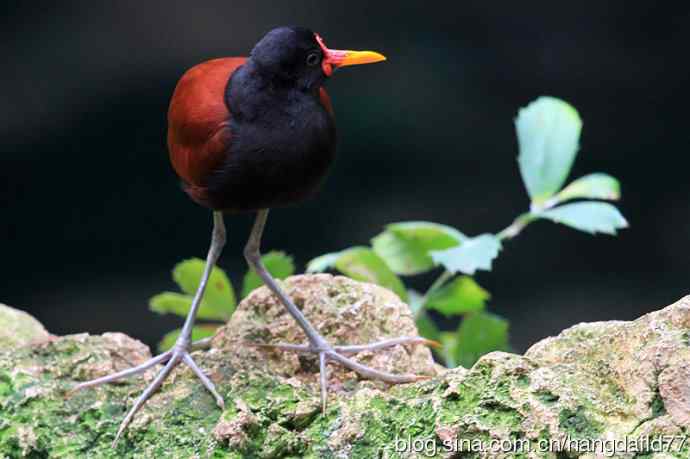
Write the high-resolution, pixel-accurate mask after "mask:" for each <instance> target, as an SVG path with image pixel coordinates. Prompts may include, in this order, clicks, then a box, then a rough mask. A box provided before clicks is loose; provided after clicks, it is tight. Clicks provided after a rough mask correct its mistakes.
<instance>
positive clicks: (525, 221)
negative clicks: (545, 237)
mask: <svg viewBox="0 0 690 459" xmlns="http://www.w3.org/2000/svg"><path fill="white" fill-rule="evenodd" d="M536 219H537V216H536V215H535V214H533V213H532V212H525V213H524V214H522V215H519V216H518V217H517V218H516V219H515V220H513V223H511V224H510V225H509V226H507V227H506V228H504V229H503V230H502V231H501V232H499V233H498V234H497V235H496V237H497V238H499V239H500V240H502V241H505V240H508V239H512V238H514V237H515V236H517V235H518V234H520V233H521V232H522V230H523V229H525V227H526V226H527V225H529V224H530V223H532V222H533V221H534V220H536Z"/></svg>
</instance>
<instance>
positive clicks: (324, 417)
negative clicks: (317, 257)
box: [0, 275, 690, 459]
mask: <svg viewBox="0 0 690 459" xmlns="http://www.w3.org/2000/svg"><path fill="white" fill-rule="evenodd" d="M285 286H286V288H287V290H288V291H289V292H290V294H291V296H292V297H293V298H294V299H295V301H296V302H297V304H298V305H299V306H300V307H302V308H303V310H304V311H305V313H306V314H307V316H308V317H309V318H310V319H312V320H313V321H314V323H315V325H316V326H317V327H318V328H319V329H320V330H322V331H323V332H324V334H326V335H327V336H328V338H329V339H330V340H331V341H332V342H333V343H344V342H347V341H351V342H362V343H363V342H368V341H371V340H377V339H381V338H385V337H390V336H395V335H401V334H412V333H413V332H414V329H413V325H412V321H411V317H410V315H409V312H408V311H407V307H406V306H405V305H404V304H403V303H401V302H400V300H398V299H397V297H396V296H395V295H393V294H391V293H389V292H387V291H386V290H384V289H381V288H379V287H375V286H371V285H367V284H361V283H357V282H354V281H351V280H348V279H345V278H342V277H332V276H329V275H318V276H295V277H293V278H290V279H288V280H287V281H286V282H285ZM4 317H5V316H3V315H0V329H1V328H3V327H5V323H4V322H2V321H3V320H5V319H4ZM303 339H304V337H303V336H302V335H301V333H300V332H299V331H298V328H297V327H296V325H293V324H292V322H291V321H290V318H289V316H287V315H285V314H284V313H283V312H282V310H281V308H279V307H278V305H277V303H276V302H275V300H274V299H273V297H272V296H271V295H269V294H268V292H267V291H266V290H265V289H259V290H257V291H255V292H254V293H253V294H252V295H251V296H250V297H249V298H247V299H246V300H245V301H243V302H242V304H241V305H240V307H239V309H238V310H237V312H236V313H235V315H234V316H233V319H232V320H231V322H230V323H229V324H228V325H227V326H226V327H224V328H223V329H222V330H221V331H220V332H219V334H218V335H217V336H216V337H215V339H214V341H213V346H212V348H211V349H210V350H208V351H203V352H197V353H196V354H195V359H196V360H197V362H198V363H199V364H200V366H201V367H202V368H204V369H205V371H206V372H207V374H208V375H209V376H210V377H211V378H212V379H213V380H214V381H215V382H216V384H217V385H218V388H219V390H220V392H221V394H222V395H223V396H224V397H225V400H226V406H227V407H226V409H225V411H224V412H221V411H220V410H219V409H218V408H217V407H216V405H215V403H214V400H213V398H212V397H211V396H210V395H209V394H208V393H207V392H206V391H205V390H203V389H202V388H201V386H200V385H198V384H197V381H196V380H195V379H194V377H193V375H192V374H191V372H190V371H189V370H188V369H186V368H180V369H178V370H176V372H175V373H174V375H173V377H172V378H170V379H169V380H168V382H167V383H166V384H165V385H164V386H163V388H162V390H161V391H160V393H158V394H157V395H156V396H154V397H153V399H152V400H151V401H150V402H149V403H148V404H147V405H146V407H145V408H144V409H143V410H142V411H141V413H140V414H139V415H138V416H137V418H136V419H135V421H134V422H133V424H132V425H131V427H130V429H129V431H128V432H127V434H126V435H125V438H124V439H123V441H121V443H120V444H119V445H118V446H117V448H116V449H113V448H111V446H110V444H111V442H112V439H113V438H114V434H115V431H116V429H117V425H118V423H119V422H120V420H121V418H122V416H123V415H124V413H125V410H126V408H127V407H128V406H129V405H130V404H131V403H132V401H133V399H134V398H135V397H136V396H137V395H138V394H139V391H141V390H142V388H143V387H144V384H145V381H144V380H150V379H151V378H152V377H153V375H154V374H155V373H154V372H153V371H151V372H150V373H149V374H147V375H146V377H145V378H141V377H140V378H134V379H132V380H129V381H125V382H122V383H119V384H111V385H108V386H105V387H100V388H97V389H91V390H84V391H82V392H78V393H76V394H73V395H72V396H68V390H69V388H70V387H72V386H73V385H74V384H75V382H77V381H83V380H85V379H87V378H92V377H94V376H99V375H103V374H107V373H109V372H111V371H113V370H119V369H123V368H126V367H128V366H130V365H133V364H136V363H138V362H141V361H143V360H145V359H146V358H147V357H148V356H149V351H148V349H147V348H146V347H145V346H144V345H143V344H141V343H140V342H138V341H136V340H133V339H131V338H129V337H127V336H125V335H122V334H119V333H107V334H104V335H101V336H89V335H86V334H80V335H72V336H65V337H60V338H55V339H49V340H48V339H43V340H39V341H34V342H33V344H30V345H26V344H24V345H22V346H15V347H14V348H10V349H7V348H6V347H5V346H3V348H2V349H3V350H2V351H0V457H3V458H4V457H9V458H20V457H70V458H71V457H95V458H100V457H113V458H114V457H136V458H165V457H172V458H189V457H199V458H205V457H229V458H243V457H258V458H282V457H294V458H299V457H308V458H348V457H352V458H367V459H369V458H379V457H381V458H385V457H391V458H393V457H448V458H450V457H455V458H460V457H462V458H465V457H524V458H527V457H551V458H562V457H592V458H593V457H603V456H606V454H605V453H607V452H613V448H614V447H616V451H615V456H616V457H629V458H633V457H638V458H639V457H655V458H667V457H679V458H685V459H687V458H688V457H690V444H689V443H690V440H688V441H684V438H685V435H686V434H690V297H686V298H684V299H683V300H681V301H679V302H678V303H676V304H674V305H671V306H669V307H667V308H665V309H663V310H661V311H658V312H654V313H651V314H648V315H646V316H643V317H641V318H640V319H638V320H636V321H633V322H600V323H590V324H580V325H577V326H575V327H572V328H570V329H568V330H565V331H564V332H563V333H561V334H560V335H559V336H557V337H554V338H548V339H546V340H543V341H541V342H539V343H537V344H536V345H534V346H533V347H532V348H531V349H530V350H529V351H528V352H527V353H526V354H525V355H524V356H519V355H514V354H508V353H502V352H495V353H492V354H489V355H487V356H485V357H483V358H482V359H481V360H480V361H479V362H478V363H477V364H476V365H475V366H474V367H473V368H472V369H470V370H464V369H454V370H448V371H443V372H438V370H437V367H436V366H435V365H434V364H433V362H432V361H431V358H430V354H429V352H428V350H426V349H424V348H422V347H410V346H407V347H398V348H392V349H391V350H389V351H387V352H386V353H385V354H381V355H362V356H361V359H362V361H363V362H365V363H367V364H370V365H374V366H377V367H379V368H382V369H387V370H390V371H405V372H409V371H416V372H419V373H425V374H429V375H435V376H434V377H433V378H431V379H429V380H427V381H423V382H419V383H415V384H408V385H402V386H396V387H385V386H383V385H381V384H378V383H372V382H369V381H360V380H358V378H357V377H356V375H354V374H352V373H350V372H347V371H344V370H342V369H340V368H338V367H336V366H331V371H332V375H331V378H330V380H331V383H332V386H333V388H334V391H335V393H332V394H331V397H330V400H329V408H328V410H327V412H326V413H325V414H321V412H320V408H319V396H318V390H317V389H316V384H315V382H316V375H315V371H316V366H315V362H314V360H313V359H311V358H309V357H298V356H296V355H283V354H279V353H276V351H274V350H266V349H263V348H258V347H255V346H249V345H248V344H247V342H278V341H283V340H284V341H290V342H302V341H303ZM597 441H598V442H597ZM614 441H619V442H621V443H619V444H617V445H616V444H614V443H613V442H614ZM622 442H627V443H625V444H624V443H622ZM596 447H600V448H604V450H603V452H602V451H600V452H599V453H595V452H587V449H590V450H591V449H593V448H596ZM414 450H416V451H414ZM458 450H464V451H462V452H461V451H458ZM559 450H560V451H559ZM609 456H610V454H609Z"/></svg>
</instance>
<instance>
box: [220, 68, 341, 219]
mask: <svg viewBox="0 0 690 459" xmlns="http://www.w3.org/2000/svg"><path fill="white" fill-rule="evenodd" d="M230 84H231V85H232V84H234V80H232V79H231V81H230ZM228 94H229V97H228V106H229V109H230V114H231V120H230V124H231V131H232V142H231V146H230V149H229V151H228V152H227V155H226V160H225V162H224V164H223V165H222V167H221V168H219V170H218V171H216V173H215V174H213V175H212V176H211V177H210V178H209V181H208V184H207V187H208V200H209V204H210V205H211V206H212V207H213V208H216V209H222V210H226V211H235V212H242V211H253V210H258V209H266V208H272V207H281V206H285V205H289V204H292V203H296V202H299V201H301V200H303V199H305V198H307V197H309V196H310V195H312V194H313V193H314V192H315V191H317V190H318V188H319V186H320V184H321V183H322V182H323V180H324V178H325V177H326V175H327V173H328V170H329V168H330V166H331V164H332V162H333V159H334V156H335V144H336V133H335V123H334V120H333V118H332V116H331V115H330V113H329V112H328V111H327V110H326V109H325V107H324V106H323V105H322V104H321V101H320V99H319V97H318V92H316V93H313V92H311V91H309V92H305V91H301V90H297V89H271V88H266V87H263V88H251V91H240V92H238V94H233V92H232V91H228Z"/></svg>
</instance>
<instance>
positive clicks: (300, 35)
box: [250, 27, 386, 90]
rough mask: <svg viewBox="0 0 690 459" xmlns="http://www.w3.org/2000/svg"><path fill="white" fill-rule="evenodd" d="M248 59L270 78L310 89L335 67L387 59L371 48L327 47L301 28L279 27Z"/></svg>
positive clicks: (308, 31)
mask: <svg viewBox="0 0 690 459" xmlns="http://www.w3.org/2000/svg"><path fill="white" fill-rule="evenodd" d="M250 59H251V60H252V61H253V62H254V64H255V65H256V67H257V68H258V70H259V71H260V72H261V73H263V74H265V75H267V76H268V77H269V78H270V79H271V80H274V81H276V82H278V81H279V82H281V83H283V84H285V85H294V86H295V87H297V88H301V89H304V90H309V89H313V88H317V87H319V86H321V85H322V84H323V82H324V80H325V79H326V77H329V76H331V74H332V73H333V69H334V68H337V67H344V66H346V65H356V64H368V63H372V62H379V61H382V60H385V59H386V58H385V57H384V56H382V55H381V54H379V53H375V52H373V51H343V50H336V49H329V48H327V47H326V45H325V44H324V42H323V40H322V39H321V37H319V36H318V35H317V34H315V33H314V32H312V31H311V30H309V29H306V28H304V27H278V28H276V29H273V30H271V31H270V32H268V33H267V34H266V35H265V36H264V37H263V38H262V39H261V40H259V42H258V43H257V44H256V46H254V49H253V50H252V52H251V55H250Z"/></svg>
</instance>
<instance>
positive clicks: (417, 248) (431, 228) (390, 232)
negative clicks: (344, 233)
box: [371, 222, 466, 276]
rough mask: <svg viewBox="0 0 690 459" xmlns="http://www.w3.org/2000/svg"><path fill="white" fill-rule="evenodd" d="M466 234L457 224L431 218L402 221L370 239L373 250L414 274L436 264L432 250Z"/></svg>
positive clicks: (405, 272) (397, 268) (450, 244)
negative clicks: (431, 219) (432, 257)
mask: <svg viewBox="0 0 690 459" xmlns="http://www.w3.org/2000/svg"><path fill="white" fill-rule="evenodd" d="M465 238H466V236H465V235H463V234H462V233H460V232H459V231H458V230H456V229H455V228H451V227H450V226H446V225H439V224H437V223H431V222H401V223H393V224H390V225H387V226H386V230H385V231H384V232H383V233H381V234H379V235H378V236H376V237H375V238H373V239H372V240H371V242H372V246H373V248H374V251H375V252H376V253H377V255H378V256H380V257H381V258H383V260H384V261H385V262H386V264H388V266H389V267H390V268H391V270H393V272H395V273H396V274H400V275H407V276H409V275H413V274H420V273H423V272H426V271H429V270H431V269H433V268H434V262H433V260H432V259H431V256H430V255H429V252H430V251H432V250H443V249H448V248H450V247H455V246H457V245H458V244H459V243H460V242H461V241H462V240H464V239H465Z"/></svg>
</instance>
